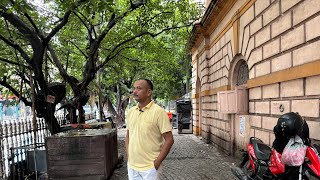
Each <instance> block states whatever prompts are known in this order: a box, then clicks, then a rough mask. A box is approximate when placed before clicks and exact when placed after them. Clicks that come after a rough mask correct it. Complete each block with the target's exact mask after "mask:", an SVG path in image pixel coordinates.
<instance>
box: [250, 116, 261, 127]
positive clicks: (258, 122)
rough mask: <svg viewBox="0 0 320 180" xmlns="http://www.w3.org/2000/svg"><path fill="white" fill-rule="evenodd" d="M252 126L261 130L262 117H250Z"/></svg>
mask: <svg viewBox="0 0 320 180" xmlns="http://www.w3.org/2000/svg"><path fill="white" fill-rule="evenodd" d="M250 126H254V127H258V128H261V127H262V126H261V116H250Z"/></svg>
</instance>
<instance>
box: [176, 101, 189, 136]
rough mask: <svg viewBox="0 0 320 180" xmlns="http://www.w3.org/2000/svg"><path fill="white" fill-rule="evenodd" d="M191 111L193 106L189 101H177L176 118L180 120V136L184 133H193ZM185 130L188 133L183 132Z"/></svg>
mask: <svg viewBox="0 0 320 180" xmlns="http://www.w3.org/2000/svg"><path fill="white" fill-rule="evenodd" d="M191 110H192V106H191V101H190V100H189V99H181V100H178V101H176V118H177V120H178V133H179V134H180V133H183V132H185V133H192V123H191V122H192V121H191ZM184 129H186V130H187V131H183V130H184ZM190 131H191V132H190Z"/></svg>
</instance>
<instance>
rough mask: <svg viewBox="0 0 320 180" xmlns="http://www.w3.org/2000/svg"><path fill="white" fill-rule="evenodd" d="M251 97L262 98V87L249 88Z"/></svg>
mask: <svg viewBox="0 0 320 180" xmlns="http://www.w3.org/2000/svg"><path fill="white" fill-rule="evenodd" d="M249 99H261V87H255V88H251V89H249Z"/></svg>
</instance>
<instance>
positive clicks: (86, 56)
mask: <svg viewBox="0 0 320 180" xmlns="http://www.w3.org/2000/svg"><path fill="white" fill-rule="evenodd" d="M67 42H70V43H71V44H72V45H74V46H75V47H76V48H77V49H78V50H79V51H80V53H81V54H82V55H83V56H84V57H85V58H86V59H87V58H88V55H86V54H85V53H84V52H83V51H82V50H81V49H80V47H79V46H78V45H76V44H75V43H74V42H72V41H69V40H68V41H67Z"/></svg>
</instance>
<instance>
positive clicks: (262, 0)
mask: <svg viewBox="0 0 320 180" xmlns="http://www.w3.org/2000/svg"><path fill="white" fill-rule="evenodd" d="M269 5H270V1H266V0H257V1H256V2H255V6H254V7H255V15H256V16H258V15H259V14H260V13H261V12H262V11H264V10H265V9H267V7H268V6H269Z"/></svg>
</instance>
